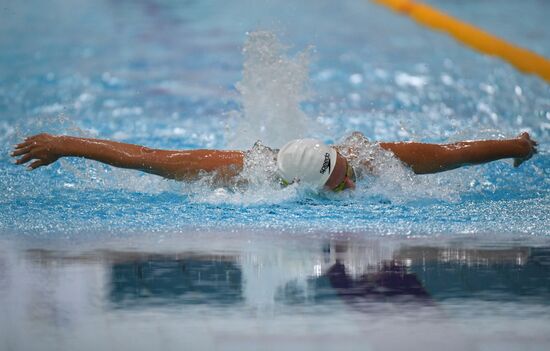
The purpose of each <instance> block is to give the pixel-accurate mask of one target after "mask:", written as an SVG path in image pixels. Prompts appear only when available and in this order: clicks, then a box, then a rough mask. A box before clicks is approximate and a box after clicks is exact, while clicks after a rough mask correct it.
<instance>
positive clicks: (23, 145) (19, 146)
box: [15, 139, 32, 149]
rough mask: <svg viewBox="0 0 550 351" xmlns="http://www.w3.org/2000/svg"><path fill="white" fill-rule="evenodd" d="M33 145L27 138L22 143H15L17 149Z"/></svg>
mask: <svg viewBox="0 0 550 351" xmlns="http://www.w3.org/2000/svg"><path fill="white" fill-rule="evenodd" d="M30 145H32V141H30V140H27V139H25V141H23V142H22V143H19V144H17V145H15V149H22V148H25V147H28V146H30Z"/></svg>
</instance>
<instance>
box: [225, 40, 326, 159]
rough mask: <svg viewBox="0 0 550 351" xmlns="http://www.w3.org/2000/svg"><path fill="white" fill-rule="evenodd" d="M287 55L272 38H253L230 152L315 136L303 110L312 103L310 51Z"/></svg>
mask: <svg viewBox="0 0 550 351" xmlns="http://www.w3.org/2000/svg"><path fill="white" fill-rule="evenodd" d="M287 49H288V47H286V46H285V45H283V44H282V43H281V42H280V41H279V39H278V38H277V36H276V35H275V34H273V33H271V32H265V31H259V32H253V33H250V34H248V38H247V40H246V43H245V45H244V49H243V53H244V56H245V61H244V68H243V78H242V81H241V82H239V83H238V84H237V85H236V87H237V90H238V91H239V93H240V94H241V97H242V107H243V111H242V113H239V114H238V116H237V118H236V121H234V122H236V123H235V126H234V127H233V128H232V130H231V131H229V133H228V136H227V140H228V146H229V147H232V148H240V149H245V150H246V149H249V148H250V147H251V146H252V145H253V144H254V142H256V141H257V140H262V142H264V143H265V144H266V145H269V146H271V147H281V146H282V145H284V144H285V143H286V142H287V141H289V140H292V139H296V138H301V137H304V136H306V135H308V134H312V133H313V132H314V129H315V125H314V123H313V121H312V120H311V119H310V118H309V117H308V116H307V115H306V114H305V113H304V112H303V111H302V110H301V109H300V103H301V102H303V101H304V100H305V99H307V98H308V89H307V84H308V81H309V78H308V65H309V52H310V50H309V49H305V50H304V51H302V52H300V53H298V54H297V55H296V56H294V57H290V56H288V55H287V54H286V50H287Z"/></svg>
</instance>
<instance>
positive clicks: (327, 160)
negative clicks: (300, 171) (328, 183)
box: [319, 152, 330, 174]
mask: <svg viewBox="0 0 550 351" xmlns="http://www.w3.org/2000/svg"><path fill="white" fill-rule="evenodd" d="M327 168H328V171H329V173H330V154H329V153H328V152H327V153H326V154H325V161H324V162H323V167H321V170H320V171H319V173H321V174H325V172H326V171H327Z"/></svg>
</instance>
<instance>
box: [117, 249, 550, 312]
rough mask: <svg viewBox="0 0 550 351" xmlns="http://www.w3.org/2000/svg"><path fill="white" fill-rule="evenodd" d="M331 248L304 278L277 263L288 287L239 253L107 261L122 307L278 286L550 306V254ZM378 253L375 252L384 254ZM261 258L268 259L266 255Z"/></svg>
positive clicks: (312, 300)
mask: <svg viewBox="0 0 550 351" xmlns="http://www.w3.org/2000/svg"><path fill="white" fill-rule="evenodd" d="M331 245H332V248H331V249H330V250H328V251H330V252H329V253H328V254H327V253H325V256H327V255H328V256H329V257H325V258H326V259H325V263H324V264H323V267H322V268H321V269H320V270H318V271H315V273H314V274H312V273H311V272H312V271H314V270H304V274H302V275H296V274H295V272H296V270H297V269H298V266H296V265H295V264H294V263H293V262H285V263H284V264H282V265H278V266H276V267H275V268H276V270H277V271H278V273H276V275H278V276H280V277H287V278H288V280H287V283H285V284H283V286H280V285H279V286H277V287H275V286H274V285H270V284H266V283H265V282H264V281H265V279H269V277H271V276H272V275H273V274H274V273H273V270H271V273H270V274H269V275H268V276H266V277H262V272H261V271H254V270H253V269H251V267H248V266H247V265H250V264H252V263H247V262H246V260H244V259H243V257H242V256H240V255H239V254H236V255H197V254H193V253H185V254H178V255H167V254H147V253H132V254H127V253H126V254H123V253H114V252H112V253H111V254H109V255H108V256H109V258H108V259H107V261H109V264H110V279H109V280H110V283H109V292H108V296H109V300H110V301H111V303H113V305H114V307H115V308H131V307H139V306H144V307H147V306H151V305H169V304H214V305H220V306H222V305H233V304H237V303H252V301H254V298H255V296H254V294H255V293H256V292H255V291H254V290H253V289H254V288H253V289H252V290H251V288H250V286H255V287H259V288H261V289H262V292H261V293H262V294H263V293H266V291H265V290H266V289H270V288H273V289H275V290H274V291H272V297H273V301H275V302H278V303H283V304H295V303H299V304H323V303H327V302H331V301H345V302H346V303H347V304H348V305H350V306H357V308H358V309H362V306H365V305H367V304H368V303H369V302H373V303H387V302H391V303H394V302H395V303H414V304H422V305H426V306H431V305H435V304H436V302H437V304H439V303H441V302H443V301H444V300H446V299H448V298H451V299H455V298H461V299H490V300H493V301H497V300H498V301H507V300H517V299H518V298H520V297H522V298H528V299H529V301H535V300H536V301H540V302H542V303H548V301H550V284H549V282H550V265H549V264H548V262H550V250H548V249H541V248H538V249H533V248H521V247H520V248H509V249H492V250H491V249H463V248H458V249H457V248H452V247H439V248H438V247H420V246H419V247H404V246H402V247H400V248H399V249H397V250H391V252H389V253H388V254H387V255H381V256H385V258H382V257H378V258H376V259H374V260H370V261H369V257H370V256H369V254H366V253H365V252H366V249H365V247H362V246H360V245H359V246H357V245H351V246H346V245H343V244H339V243H337V244H335V243H331ZM376 251H377V250H371V251H370V252H371V253H372V252H374V253H375V254H374V255H375V256H376V255H377V254H376ZM266 255H267V256H269V253H266ZM316 257H317V258H314V257H313V256H312V259H311V260H310V262H311V266H312V267H313V266H314V263H313V262H316V261H317V259H318V258H319V257H320V256H316ZM256 259H257V260H259V261H261V260H262V257H261V255H259V256H257V257H256ZM365 260H367V261H368V262H367V261H365ZM266 262H267V261H266ZM254 264H255V265H257V264H258V262H255V263H254ZM271 268H273V267H271ZM300 277H301V278H300ZM255 279H256V280H257V281H256V282H255V281H254V280H255ZM297 279H298V280H299V279H302V280H301V282H302V283H300V282H299V281H297ZM282 280H283V281H284V280H285V279H282ZM247 284H248V288H247ZM268 294H269V293H268ZM262 296H265V295H262ZM262 301H266V300H262ZM526 301H527V300H526ZM545 301H546V302H545ZM350 303H351V304H350ZM364 303H367V304H364Z"/></svg>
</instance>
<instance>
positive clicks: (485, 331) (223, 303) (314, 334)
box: [0, 234, 550, 350]
mask: <svg viewBox="0 0 550 351" xmlns="http://www.w3.org/2000/svg"><path fill="white" fill-rule="evenodd" d="M168 242H169V244H166V243H164V244H159V243H139V244H138V243H136V242H135V241H134V242H132V243H126V244H120V243H117V244H112V243H109V244H105V246H104V247H93V248H91V247H90V248H89V249H85V250H82V249H79V250H76V249H74V248H70V247H68V248H55V249H52V248H51V247H48V248H46V247H41V248H40V247H27V246H25V245H21V244H20V243H15V242H6V243H4V244H5V245H2V249H0V306H1V307H0V310H1V311H0V312H1V313H0V315H1V317H0V337H1V338H0V349H2V350H10V349H21V347H23V348H24V349H72V348H73V346H75V345H77V344H79V343H87V342H88V341H90V340H91V339H94V340H93V343H91V344H89V345H95V346H97V345H98V343H99V345H102V346H105V347H118V346H121V347H126V346H127V340H125V339H124V337H123V336H129V335H132V338H133V340H134V342H135V343H136V344H137V345H136V347H135V348H136V349H144V348H145V345H149V346H151V345H154V346H159V345H161V344H163V343H166V342H175V343H181V342H188V341H189V339H190V338H192V339H193V340H194V341H193V343H192V344H193V345H195V346H196V347H197V348H202V347H213V345H214V346H215V345H217V346H216V347H218V348H220V349H247V348H251V349H254V348H255V346H257V345H258V344H257V343H258V342H260V341H261V340H264V341H265V340H271V342H268V344H270V345H273V346H272V347H274V345H276V344H277V343H275V342H274V340H283V341H285V342H289V343H290V340H294V338H299V339H300V340H301V341H300V343H298V344H299V345H300V347H298V346H296V345H298V344H293V343H290V344H289V345H290V348H294V349H304V348H305V349H308V348H315V349H325V348H328V347H329V346H331V347H333V346H336V345H340V342H341V339H342V337H344V336H345V337H346V338H347V339H346V340H347V341H345V342H344V344H346V345H348V346H350V347H351V349H354V345H355V346H357V345H360V344H365V345H371V346H372V347H373V348H375V349H386V348H388V347H389V346H388V345H389V344H388V340H385V339H380V338H381V335H382V334H384V333H387V331H384V332H383V330H385V328H387V327H388V326H389V325H392V328H395V330H396V332H398V331H399V332H410V331H411V330H412V329H411V328H413V329H414V330H415V332H416V333H418V336H417V337H418V338H420V337H422V340H424V343H420V344H418V345H424V346H422V347H420V346H419V349H423V348H424V347H428V346H430V345H431V346H430V347H432V346H434V345H439V342H442V341H443V340H445V339H446V338H451V339H453V338H456V340H459V341H456V340H455V344H454V345H455V346H456V347H457V349H460V348H461V347H466V346H468V345H469V346H471V345H474V346H476V347H478V346H479V347H481V346H484V347H489V348H492V347H493V346H494V345H497V344H498V343H500V342H501V341H502V340H501V337H502V333H507V332H511V333H513V335H514V336H513V338H512V339H513V341H514V342H520V341H521V342H523V343H525V342H527V343H530V345H533V346H534V347H535V349H537V348H538V347H542V346H548V345H550V340H549V339H548V336H547V335H549V334H548V332H550V323H548V322H549V320H548V316H549V314H548V312H550V308H549V305H550V304H549V301H550V246H547V245H544V243H542V244H541V243H540V242H538V243H531V244H522V245H521V246H518V245H517V244H514V243H513V242H512V243H505V244H502V243H499V244H498V246H497V245H489V246H488V245H487V243H481V242H478V241H474V242H472V241H468V240H464V241H455V242H446V241H440V242H438V241H434V240H432V241H422V240H420V239H418V240H411V239H409V240H400V239H384V238H375V239H373V238H370V239H365V238H361V237H359V236H342V237H339V238H334V237H333V238H330V237H326V238H325V237H323V236H322V235H321V236H320V237H318V238H315V239H312V238H311V237H308V238H306V237H301V236H297V237H296V236H295V237H292V236H290V235H285V236H283V235H279V236H277V237H275V238H273V237H272V238H268V237H266V236H264V235H263V234H262V235H260V234H258V235H252V236H247V235H241V234H239V235H233V236H224V235H221V236H218V235H214V234H212V235H210V234H209V235H206V236H204V235H202V236H197V237H193V236H190V237H189V238H186V239H185V240H182V239H181V238H172V239H169V240H168ZM33 245H35V246H36V244H33ZM511 321H514V323H511ZM482 325H484V326H485V327H484V328H481V327H482ZM487 325H488V326H490V327H489V328H488V327H487ZM443 326H444V327H443ZM158 328H160V329H158ZM205 328H206V329H205ZM134 330H141V331H143V332H144V333H138V334H132V333H133V331H134ZM380 333H382V334H380ZM113 335H119V336H120V337H113ZM320 335H323V337H320ZM227 337H229V338H230V339H231V337H233V339H231V342H230V343H228V344H226V343H225V342H223V343H222V344H220V343H219V342H220V340H221V339H224V340H225V338H227ZM270 338H271V339H270ZM273 338H275V339H273ZM323 338H324V339H323ZM415 338H416V337H415ZM359 340H360V341H361V343H360V344H356V342H358V341H359ZM499 340H501V341H499ZM409 341H410V340H409V339H408V338H402V339H400V338H397V340H393V341H392V343H391V345H394V346H399V347H402V346H405V345H406V344H407V343H408V342H409ZM142 342H143V343H142ZM426 342H428V343H427V344H426ZM87 345H88V344H87ZM247 345H248V346H247ZM251 345H252V346H251ZM254 345H255V346H254ZM16 346H17V347H16ZM89 347H91V346H89ZM453 347H454V346H453ZM355 348H356V349H357V347H355ZM424 349H425V348H424Z"/></svg>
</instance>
